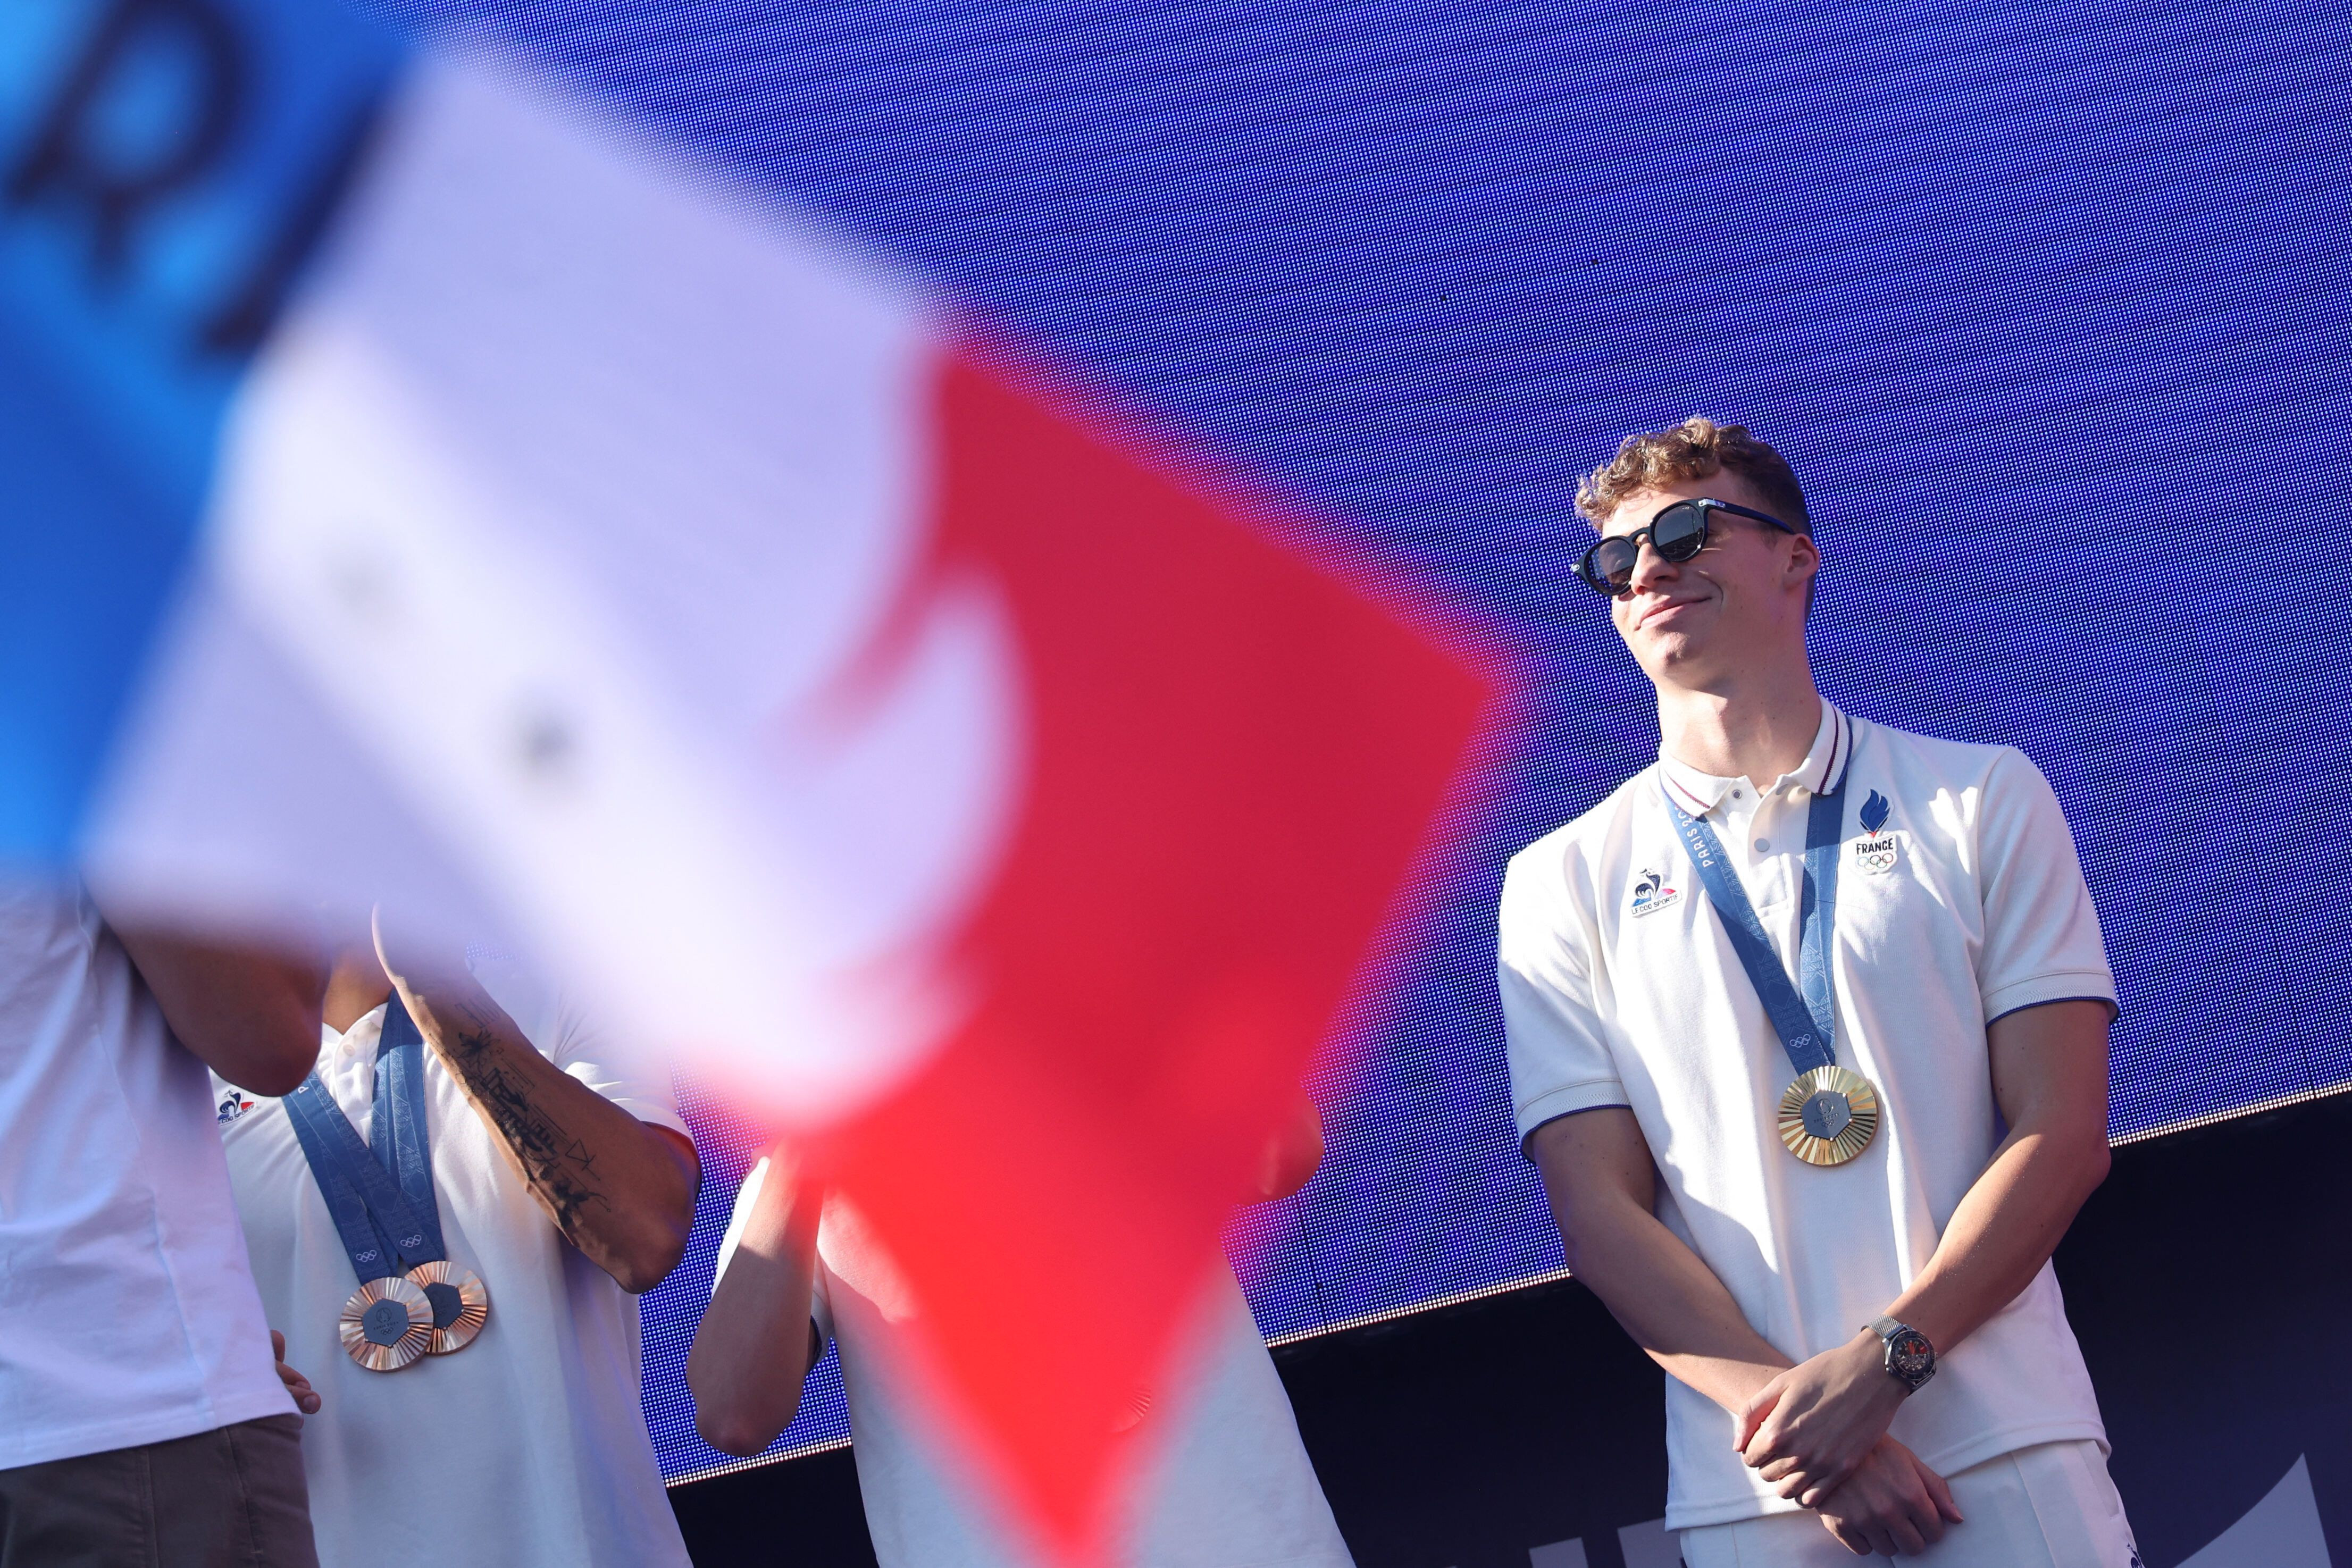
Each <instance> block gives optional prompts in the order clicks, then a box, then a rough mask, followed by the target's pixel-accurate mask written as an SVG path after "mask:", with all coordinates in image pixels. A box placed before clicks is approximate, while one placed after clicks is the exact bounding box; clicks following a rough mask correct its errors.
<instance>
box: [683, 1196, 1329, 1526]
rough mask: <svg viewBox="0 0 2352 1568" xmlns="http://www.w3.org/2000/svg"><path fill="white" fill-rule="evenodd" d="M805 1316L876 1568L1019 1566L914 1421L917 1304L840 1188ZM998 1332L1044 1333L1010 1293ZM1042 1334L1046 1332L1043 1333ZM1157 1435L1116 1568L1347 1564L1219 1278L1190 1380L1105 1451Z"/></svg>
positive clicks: (950, 1461) (947, 1459)
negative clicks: (834, 1365)
mask: <svg viewBox="0 0 2352 1568" xmlns="http://www.w3.org/2000/svg"><path fill="white" fill-rule="evenodd" d="M767 1172H768V1162H767V1161H765V1160H761V1162H760V1163H759V1164H758V1165H756V1166H753V1167H752V1168H751V1174H750V1175H749V1176H746V1177H745V1178H744V1180H743V1186H742V1190H741V1191H740V1193H738V1194H737V1195H736V1199H735V1212H734V1218H733V1219H732V1220H731V1221H730V1224H729V1226H728V1228H727V1236H726V1239H724V1240H723V1241H722V1242H721V1243H720V1244H719V1267H718V1270H717V1274H718V1275H719V1276H723V1275H724V1274H725V1273H726V1271H727V1263H728V1260H729V1259H730V1258H732V1257H733V1256H734V1252H735V1246H736V1243H737V1242H738V1241H739V1240H740V1239H741V1236H742V1230H743V1222H744V1219H745V1218H746V1216H748V1215H749V1214H750V1212H751V1205H752V1203H753V1202H754V1201H755V1200H756V1199H757V1198H758V1197H759V1193H760V1188H761V1185H762V1184H763V1183H764V1182H765V1180H766V1178H767ZM814 1297H815V1299H814V1303H813V1305H812V1309H811V1311H812V1315H814V1318H815V1319H816V1322H817V1323H818V1325H819V1326H820V1327H821V1328H822V1329H823V1330H824V1333H826V1334H827V1335H828V1336H829V1337H830V1338H832V1339H833V1340H834V1342H835V1343H836V1344H838V1345H839V1346H840V1349H841V1381H842V1388H843V1392H844V1393H845V1394H846V1395H847V1396H848V1399H849V1426H850V1435H851V1437H852V1438H853V1439H854V1444H855V1450H856V1458H857V1488H858V1490H859V1492H860V1493H861V1494H862V1495H863V1496H864V1498H865V1502H866V1531H867V1533H868V1534H869V1535H871V1536H872V1537H873V1541H874V1555H875V1558H876V1560H877V1562H878V1563H881V1565H882V1568H1022V1565H1024V1564H1029V1563H1036V1562H1038V1561H1040V1559H1039V1558H1038V1557H1037V1556H1036V1555H1035V1554H1034V1553H1032V1552H1024V1551H1023V1550H1022V1549H1021V1548H1020V1547H1019V1546H1018V1545H1017V1544H1016V1539H1017V1538H1016V1536H1015V1535H1014V1533H1013V1529H1012V1528H1011V1527H1010V1526H1009V1525H1008V1523H1007V1522H1006V1521H1005V1520H1004V1518H1003V1515H1002V1514H1001V1513H1000V1512H999V1511H998V1509H997V1508H996V1506H995V1505H994V1504H993V1502H992V1500H990V1498H989V1497H988V1496H987V1495H986V1493H985V1492H983V1491H982V1490H981V1489H980V1488H979V1487H978V1486H977V1485H975V1484H974V1483H973V1481H972V1480H971V1478H970V1477H969V1476H967V1475H966V1474H965V1473H964V1471H963V1468H962V1466H961V1464H960V1463H959V1462H958V1461H957V1459H956V1458H955V1456H954V1454H953V1453H952V1452H951V1451H950V1450H948V1449H947V1448H943V1447H942V1446H941V1445H940V1442H939V1441H938V1439H937V1438H935V1437H933V1436H932V1435H931V1434H930V1433H929V1431H927V1430H926V1429H925V1427H924V1425H923V1423H922V1422H921V1421H920V1420H919V1418H918V1416H916V1415H915V1413H914V1410H913V1406H912V1402H911V1396H910V1395H909V1393H908V1390H907V1389H906V1387H905V1386H904V1384H903V1376H904V1375H903V1373H902V1372H901V1370H900V1367H899V1358H900V1356H901V1354H903V1353H902V1352H901V1351H900V1350H899V1349H898V1343H897V1341H898V1326H897V1325H899V1324H902V1323H905V1322H908V1321H910V1320H911V1319H913V1318H914V1317H915V1316H916V1314H917V1313H919V1311H920V1308H919V1304H918V1303H917V1302H916V1301H915V1298H914V1296H913V1293H912V1291H910V1290H909V1289H908V1287H907V1285H906V1284H905V1283H904V1281H902V1279H901V1278H900V1277H899V1275H898V1270H897V1268H896V1267H895V1266H894V1265H893V1264H892V1262H891V1260H890V1259H889V1256H888V1254H887V1251H886V1250H885V1249H883V1248H882V1246H881V1244H880V1242H879V1241H878V1240H877V1239H876V1238H875V1237H874V1236H873V1234H872V1232H871V1230H870V1229H869V1228H868V1227H867V1226H866V1223H865V1221H864V1220H863V1218H861V1217H860V1216H859V1214H858V1212H857V1210H856V1207H853V1206H852V1205H850V1204H849V1203H848V1202H846V1201H845V1200H844V1199H843V1198H842V1197H840V1196H839V1195H838V1194H835V1196H834V1197H833V1198H832V1199H831V1200H830V1201H829V1202H827V1203H826V1205H825V1209H824V1218H823V1221H822V1222H821V1223H820V1225H819V1227H818V1230H817V1271H816V1288H815V1292H814ZM1007 1313H1008V1315H1007V1317H1006V1319H1005V1333H1008V1334H1011V1333H1037V1332H1040V1329H1039V1326H1038V1324H1037V1323H1036V1322H1034V1321H1033V1320H1034V1317H1035V1312H1034V1308H1033V1307H1031V1306H1029V1305H1025V1304H1024V1303H1020V1302H1008V1303H1007ZM1045 1332H1050V1330H1048V1331H1045ZM1162 1432H1165V1433H1166V1434H1167V1436H1166V1438H1165V1441H1166V1443H1167V1447H1166V1448H1164V1449H1163V1450H1162V1451H1161V1453H1160V1458H1159V1460H1158V1462H1157V1464H1156V1465H1155V1467H1154V1468H1153V1469H1152V1470H1151V1471H1150V1472H1149V1474H1148V1475H1147V1477H1146V1479H1145V1481H1144V1484H1143V1485H1142V1486H1141V1487H1140V1488H1139V1489H1138V1495H1137V1496H1136V1497H1135V1498H1134V1499H1132V1500H1131V1501H1130V1504H1129V1514H1128V1521H1127V1524H1126V1527H1125V1529H1124V1531H1123V1536H1124V1539H1123V1540H1122V1541H1121V1542H1120V1543H1119V1545H1118V1547H1117V1548H1116V1550H1115V1552H1114V1555H1113V1558H1112V1561H1113V1562H1114V1563H1117V1564H1118V1568H1354V1560H1353V1559H1352V1558H1350V1557H1349V1554H1348V1546H1347V1542H1345V1541H1344V1540H1343V1539H1341V1537H1340V1534H1339V1525H1338V1523H1337V1522H1336V1521H1333V1519H1332V1517H1331V1505H1330V1504H1329V1503H1328V1502H1327V1501H1325V1500H1324V1497H1323V1488H1322V1484H1321V1483H1320V1482H1319V1481H1318V1480H1317V1479H1316V1477H1315V1467H1314V1465H1313V1464H1312V1463H1311V1462H1310V1461H1309V1460H1308V1459H1307V1448H1306V1445H1305V1444H1303V1443H1301V1442H1300V1441H1299V1437H1298V1422H1297V1417H1296V1416H1293V1415H1292V1413H1291V1408H1290V1396H1289V1395H1288V1394H1287V1393H1286V1391H1285V1390H1284V1388H1283V1386H1282V1379H1281V1376H1280V1375H1278V1374H1276V1371H1275V1370H1274V1361H1273V1358H1272V1357H1271V1356H1269V1355H1268V1354H1266V1349H1265V1340H1264V1339H1263V1338H1262V1337H1261V1336H1260V1335H1259V1333H1258V1330H1257V1322H1256V1321H1255V1319H1253V1318H1252V1317H1251V1316H1250V1310H1249V1303H1248V1302H1247V1301H1244V1300H1243V1298H1242V1292H1241V1287H1240V1286H1239V1285H1237V1284H1235V1283H1234V1279H1233V1276H1232V1275H1231V1274H1226V1275H1225V1277H1224V1279H1223V1281H1222V1283H1221V1284H1220V1286H1219V1288H1218V1291H1217V1293H1216V1296H1215V1298H1214V1300H1213V1302H1212V1303H1211V1305H1210V1309H1209V1312H1208V1321H1207V1322H1205V1323H1204V1324H1203V1325H1202V1329H1201V1331H1200V1333H1199V1336H1198V1340H1197V1343H1196V1348H1195V1351H1194V1353H1193V1355H1192V1365H1191V1369H1190V1371H1189V1374H1188V1375H1186V1376H1185V1377H1183V1378H1181V1379H1180V1380H1179V1386H1177V1387H1175V1388H1173V1389H1171V1390H1168V1391H1165V1392H1164V1395H1163V1396H1160V1397H1148V1396H1147V1397H1143V1398H1139V1401H1138V1404H1137V1407H1136V1410H1135V1415H1134V1418H1133V1420H1132V1421H1131V1422H1129V1423H1124V1424H1122V1426H1121V1427H1120V1428H1119V1429H1118V1430H1117V1431H1115V1432H1106V1433H1105V1434H1104V1435H1103V1439H1102V1440H1103V1443H1104V1445H1105V1446H1106V1447H1108V1446H1111V1445H1114V1444H1121V1443H1137V1442H1142V1441H1145V1440H1148V1439H1152V1438H1155V1437H1158V1435H1159V1434H1160V1433H1162Z"/></svg>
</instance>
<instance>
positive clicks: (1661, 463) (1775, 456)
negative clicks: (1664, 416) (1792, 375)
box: [1576, 413, 1813, 534]
mask: <svg viewBox="0 0 2352 1568" xmlns="http://www.w3.org/2000/svg"><path fill="white" fill-rule="evenodd" d="M1726 471H1729V472H1730V473H1732V474H1735V475H1737V476H1739V477H1740V478H1742V479H1745V480H1746V481H1747V482H1748V486H1750V487H1751V488H1753V489H1754V490H1755V492H1756V495H1757V497H1758V498H1759V499H1760V500H1762V501H1763V503H1764V506H1765V507H1766V509H1767V510H1769V511H1770V512H1771V513H1772V515H1773V516H1775V517H1779V518H1780V520H1781V521H1782V522H1785V523H1788V524H1790V526H1792V527H1794V528H1800V529H1801V530H1803V531H1804V532H1806V533H1808V534H1810V533H1811V532H1812V531H1813V520H1812V518H1811V517H1810V516H1809V515H1808V514H1807V513H1806V511H1805V493H1804V491H1803V490H1801V489H1800V488H1799V487H1798V486H1797V475H1796V471H1795V470H1794V469H1792V468H1790V466H1789V460H1788V459H1787V458H1785V457H1783V456H1781V455H1780V454H1779V453H1778V452H1775V451H1774V450H1773V449H1772V448H1771V446H1770V445H1769V444H1766V443H1764V442H1762V441H1759V440H1758V439H1757V438H1756V437H1755V436H1754V435H1753V434H1750V433H1749V432H1748V427H1747V426H1746V425H1744V424H1717V423H1715V421H1713V420H1711V419H1709V418H1707V417H1706V415H1705V414H1703V413H1701V414H1693V415H1692V416H1691V417H1690V418H1688V419H1686V420H1684V421H1683V422H1682V423H1680V424H1676V425H1672V426H1669V427H1668V428H1666V429H1664V430H1654V431H1651V432H1650V433H1649V434H1645V435H1629V436H1627V437H1626V438H1625V439H1624V440H1623V441H1622V442H1620V443H1619V444H1618V446H1617V455H1616V456H1614V457H1612V458H1611V459H1610V460H1609V461H1608V462H1606V463H1604V464H1602V465H1601V466H1600V467H1598V468H1595V469H1594V470H1593V471H1592V472H1591V473H1590V474H1588V475H1586V476H1584V480H1583V482H1582V483H1581V484H1580V485H1578V486H1577V487H1576V509H1577V510H1578V511H1579V512H1581V513H1582V514H1583V515H1584V517H1585V520H1586V521H1588V522H1590V523H1591V524H1592V526H1593V527H1594V528H1599V527H1600V526H1601V524H1602V523H1603V522H1605V521H1606V520H1607V519H1608V517H1609V515H1610V514H1611V513H1612V512H1614V511H1615V510H1616V509H1617V507H1618V505H1619V503H1621V502H1622V501H1623V500H1624V499H1625V497H1628V496H1630V495H1632V494H1633V493H1634V492H1635V491H1637V490H1644V489H1647V488H1649V487H1650V486H1653V485H1657V484H1661V483H1665V482H1671V481H1673V480H1677V479H1706V478H1711V477H1713V476H1715V475H1717V474H1720V473H1724V472H1726Z"/></svg>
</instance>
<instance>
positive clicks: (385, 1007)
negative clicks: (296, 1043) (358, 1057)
mask: <svg viewBox="0 0 2352 1568" xmlns="http://www.w3.org/2000/svg"><path fill="white" fill-rule="evenodd" d="M391 1010H392V1003H391V1002H389V1001H382V1002H378V1003H377V1004H376V1005H375V1006H374V1007H373V1008H370V1009H368V1010H367V1011H366V1012H363V1013H362V1014H361V1015H360V1016H359V1017H358V1018H356V1019H353V1020H352V1027H351V1028H350V1029H349V1030H345V1031H344V1032H342V1033H341V1034H337V1033H336V1032H335V1028H334V1026H333V1025H332V1024H330V1023H324V1022H321V1023H320V1025H319V1051H320V1055H321V1056H324V1057H331V1058H337V1059H340V1058H341V1057H344V1056H348V1055H350V1054H351V1053H352V1052H353V1051H366V1052H367V1053H368V1054H369V1055H370V1056H373V1055H374V1054H375V1044H376V1041H377V1040H382V1039H383V1021H384V1017H385V1015H386V1014H387V1013H389V1012H390V1011H391Z"/></svg>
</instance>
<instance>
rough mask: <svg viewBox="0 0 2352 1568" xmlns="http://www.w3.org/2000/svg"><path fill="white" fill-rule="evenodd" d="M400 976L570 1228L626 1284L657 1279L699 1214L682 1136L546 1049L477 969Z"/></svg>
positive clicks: (469, 1090)
mask: <svg viewBox="0 0 2352 1568" xmlns="http://www.w3.org/2000/svg"><path fill="white" fill-rule="evenodd" d="M398 984H399V985H400V988H401V996H402V999H403V1000H404V1003H405V1004H406V1005H407V1008H408V1010H409V1013H410V1016H411V1017H413V1018H414V1019H415V1020H416V1026H417V1028H418V1030H421V1031H422V1032H423V1034H424V1035H425V1039H426V1040H428V1041H430V1042H431V1043H432V1045H433V1048H434V1049H435V1050H436V1051H438V1052H439V1053H440V1056H441V1059H442V1061H444V1062H446V1064H447V1065H448V1068H449V1071H450V1072H451V1073H452V1074H453V1075H455V1077H456V1078H457V1082H458V1083H459V1084H460V1085H461V1086H462V1087H463V1088H464V1089H465V1092H466V1094H467V1098H468V1099H470V1100H472V1101H473V1103H474V1106H475V1108H476V1109H477V1110H478V1111H479V1112H480V1113H481V1115H482V1118H483V1120H485V1121H486V1122H488V1124H490V1127H491V1129H492V1130H493V1131H495V1132H496V1133H497V1134H498V1135H499V1142H500V1143H501V1144H502V1145H504V1146H505V1148H506V1150H507V1153H508V1154H509V1155H510V1156H512V1158H513V1159H514V1161H515V1164H516V1166H518V1167H519V1168H520V1170H521V1172H522V1176H523V1180H524V1181H525V1182H526V1183H527V1184H528V1185H529V1186H530V1193H531V1196H532V1197H534V1198H536V1199H538V1200H539V1204H540V1207H542V1208H544V1209H545V1210H546V1211H547V1215H548V1218H551V1219H552V1220H553V1221H554V1222H555V1227H556V1228H557V1229H558V1230H560V1231H562V1233H563V1237H564V1239H565V1240H567V1241H569V1242H571V1243H572V1246H574V1247H576V1248H578V1249H580V1251H581V1252H582V1254H583V1255H584V1256H585V1257H586V1258H587V1259H588V1260H589V1261H590V1262H592V1263H594V1264H595V1265H596V1266H597V1267H598V1268H600V1269H602V1270H604V1271H605V1272H606V1273H608V1274H610V1275H611V1276H612V1277H613V1278H614V1280H615V1281H619V1283H620V1285H621V1287H622V1288H623V1289H624V1290H627V1291H633V1292H634V1291H648V1290H651V1289H652V1288H653V1287H654V1286H655V1285H657V1284H659V1283H660V1282H661V1281H662V1279H663V1277H664V1276H665V1275H667V1273H668V1272H669V1271H670V1270H672V1269H674V1268H676V1267H677V1262H678V1260H679V1259H681V1258H683V1257H684V1256H685V1255H686V1239H687V1235H688V1231H689V1229H690V1228H692V1226H693V1223H694V1197H695V1189H696V1187H697V1186H698V1183H699V1176H700V1173H699V1170H698V1167H697V1166H696V1164H695V1162H694V1160H693V1158H692V1156H691V1155H689V1154H688V1152H687V1151H686V1150H685V1149H683V1148H681V1147H680V1146H679V1144H680V1140H677V1139H674V1138H672V1137H670V1136H668V1135H667V1134H665V1133H664V1132H663V1131H661V1130H660V1129H656V1128H654V1127H651V1126H648V1125H647V1124H645V1123H643V1122H640V1121H638V1120H637V1119H636V1118H635V1116H632V1115H631V1114H629V1113H628V1112H626V1111H625V1110H623V1109H622V1108H621V1107H620V1106H618V1105H615V1104H614V1103H612V1102H611V1101H609V1100H607V1099H605V1098H604V1096H603V1095H601V1094H599V1093H597V1092H595V1091H594V1090H593V1089H591V1088H589V1087H588V1086H587V1085H586V1084H584V1083H583V1082H580V1081H579V1080H578V1079H575V1078H573V1077H572V1076H571V1075H570V1074H569V1073H567V1072H565V1071H563V1070H562V1069H561V1068H559V1067H557V1066H556V1065H555V1064H554V1063H553V1062H551V1061H549V1060H548V1059H547V1058H546V1057H544V1056H541V1054H540V1053H539V1051H537V1050H535V1049H534V1048H533V1047H532V1046H531V1044H530V1040H528V1039H526V1038H525V1037H524V1035H523V1033H522V1031H521V1030H520V1029H519V1028H518V1027H516V1025H515V1022H514V1020H513V1019H510V1018H509V1017H508V1016H507V1015H506V1012H505V1010H504V1009H501V1008H500V1007H499V1005H498V1004H497V1002H495V1001H493V1000H492V999H491V998H490V997H489V995H488V993H487V992H485V991H484V990H482V988H480V987H479V986H478V985H477V984H475V983H474V982H473V981H472V980H471V978H470V977H468V978H466V979H463V980H457V979H450V978H446V977H444V978H436V979H433V980H430V981H416V980H412V979H410V978H408V977H403V978H401V979H400V980H399V981H398Z"/></svg>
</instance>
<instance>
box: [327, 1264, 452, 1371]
mask: <svg viewBox="0 0 2352 1568" xmlns="http://www.w3.org/2000/svg"><path fill="white" fill-rule="evenodd" d="M337 1326H338V1327H339V1328H340V1329H341V1332H342V1336H343V1352H344V1354H347V1355H349V1356H350V1357H351V1358H352V1360H353V1361H356V1362H358V1363H359V1364H361V1365H362V1366H364V1367H366V1368H367V1369H368V1370H369V1371H370V1372H398V1371H399V1370H400V1369H401V1368H402V1367H404V1366H409V1365H413V1364H415V1363H416V1362H417V1361H418V1360H420V1359H422V1358H423V1356H424V1354H425V1346H426V1345H427V1344H429V1343H432V1340H433V1303H432V1302H431V1301H427V1300H426V1299H425V1292H424V1291H420V1290H418V1289H417V1288H416V1287H415V1286H414V1285H412V1284H410V1283H409V1282H408V1281H405V1280H402V1279H397V1278H392V1277H387V1278H385V1279H382V1280H370V1281H368V1282H367V1283H366V1284H364V1285H362V1286H361V1287H360V1288H359V1289H358V1290H356V1291H352V1299H351V1300H350V1301H345V1302H344V1303H343V1311H342V1315H341V1319H340V1320H339V1322H338V1325H337Z"/></svg>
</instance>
